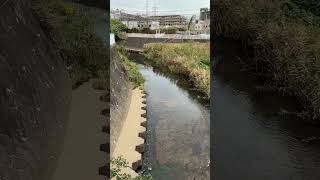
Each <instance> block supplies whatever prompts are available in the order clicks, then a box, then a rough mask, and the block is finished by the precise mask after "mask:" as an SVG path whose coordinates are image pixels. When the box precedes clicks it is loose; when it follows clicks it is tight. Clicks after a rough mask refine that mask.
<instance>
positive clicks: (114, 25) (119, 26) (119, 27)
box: [110, 19, 128, 37]
mask: <svg viewBox="0 0 320 180" xmlns="http://www.w3.org/2000/svg"><path fill="white" fill-rule="evenodd" d="M110 24H111V28H110V31H111V33H114V34H115V35H116V36H118V37H119V33H120V32H123V31H127V29H128V28H127V26H126V25H124V24H123V23H122V22H121V21H119V20H116V19H111V23H110Z"/></svg>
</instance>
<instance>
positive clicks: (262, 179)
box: [211, 41, 320, 180]
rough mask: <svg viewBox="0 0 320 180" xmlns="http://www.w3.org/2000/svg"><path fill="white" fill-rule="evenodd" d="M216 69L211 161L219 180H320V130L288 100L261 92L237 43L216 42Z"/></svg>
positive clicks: (214, 75)
mask: <svg viewBox="0 0 320 180" xmlns="http://www.w3.org/2000/svg"><path fill="white" fill-rule="evenodd" d="M215 47H216V51H215V57H214V59H213V63H212V64H214V65H213V66H214V67H213V68H212V74H213V76H212V77H213V78H212V81H211V86H212V89H211V90H212V91H213V92H214V93H213V97H212V99H211V100H212V104H211V106H212V115H211V117H212V122H213V124H212V127H213V129H212V131H213V130H214V136H213V139H212V141H213V144H214V147H213V148H212V152H211V153H212V156H213V161H214V165H215V166H214V171H213V172H212V176H213V177H214V179H216V180H235V179H243V180H271V179H272V180H319V179H320V127H319V126H318V125H315V124H311V123H309V122H306V121H304V120H302V119H300V118H299V117H297V116H296V115H293V114H288V113H287V112H300V111H302V110H303V109H302V107H301V105H300V104H299V102H298V101H297V100H296V99H295V98H294V97H290V96H288V95H283V94H280V93H278V92H274V91H261V89H260V90H259V88H257V87H260V86H263V84H262V83H261V80H260V81H259V80H258V79H256V78H255V77H254V76H251V75H249V73H247V72H244V71H241V66H240V65H239V63H238V62H239V60H238V58H239V57H240V58H245V57H244V56H243V55H242V54H241V49H240V48H239V46H238V45H237V43H236V42H234V41H216V43H215Z"/></svg>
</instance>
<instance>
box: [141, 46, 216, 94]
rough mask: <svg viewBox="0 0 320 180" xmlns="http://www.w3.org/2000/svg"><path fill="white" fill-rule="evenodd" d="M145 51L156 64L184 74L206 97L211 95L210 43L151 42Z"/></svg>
mask: <svg viewBox="0 0 320 180" xmlns="http://www.w3.org/2000/svg"><path fill="white" fill-rule="evenodd" d="M144 52H145V56H146V57H147V59H148V60H150V61H152V62H153V64H154V65H156V66H159V67H165V68H166V69H168V70H169V72H171V73H173V74H178V75H183V77H186V78H187V79H188V80H190V82H192V84H193V85H194V86H195V87H196V88H197V90H198V91H199V92H201V93H203V94H204V95H205V97H207V98H209V97H210V44H209V43H182V44H176V43H151V44H146V45H145V46H144Z"/></svg>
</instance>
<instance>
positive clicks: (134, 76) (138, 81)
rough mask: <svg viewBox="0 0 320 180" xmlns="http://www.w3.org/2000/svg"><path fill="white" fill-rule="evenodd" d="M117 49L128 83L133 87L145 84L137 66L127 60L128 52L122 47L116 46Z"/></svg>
mask: <svg viewBox="0 0 320 180" xmlns="http://www.w3.org/2000/svg"><path fill="white" fill-rule="evenodd" d="M117 49H118V52H119V55H120V58H121V60H122V65H123V67H124V69H125V70H126V73H127V75H128V78H129V80H130V82H131V83H132V84H133V86H134V87H138V86H141V85H142V84H143V83H144V82H145V79H144V77H143V76H142V74H141V73H140V71H139V68H138V66H137V64H136V63H134V62H132V61H131V60H130V59H129V58H128V52H127V51H126V50H125V48H124V46H117Z"/></svg>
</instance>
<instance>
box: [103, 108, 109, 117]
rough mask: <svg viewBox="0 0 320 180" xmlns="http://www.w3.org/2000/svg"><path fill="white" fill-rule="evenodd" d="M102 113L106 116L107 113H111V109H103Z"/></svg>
mask: <svg viewBox="0 0 320 180" xmlns="http://www.w3.org/2000/svg"><path fill="white" fill-rule="evenodd" d="M101 114H102V115H104V116H106V115H107V114H110V111H109V109H104V110H102V111H101Z"/></svg>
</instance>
